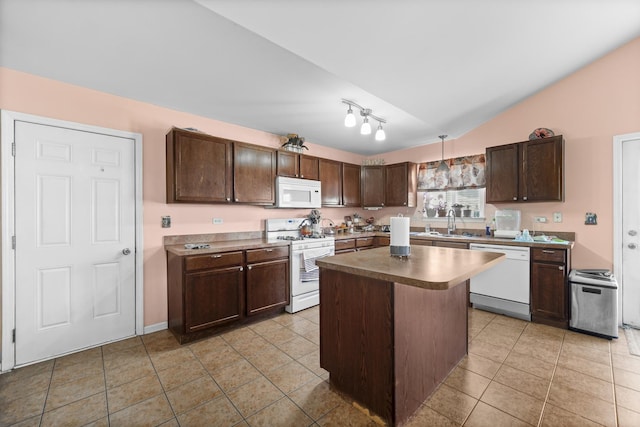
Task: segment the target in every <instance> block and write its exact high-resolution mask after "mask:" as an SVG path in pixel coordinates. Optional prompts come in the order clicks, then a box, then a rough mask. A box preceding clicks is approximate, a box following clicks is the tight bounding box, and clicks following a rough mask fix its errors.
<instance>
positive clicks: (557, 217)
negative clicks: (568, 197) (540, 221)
mask: <svg viewBox="0 0 640 427" xmlns="http://www.w3.org/2000/svg"><path fill="white" fill-rule="evenodd" d="M553 222H562V212H554V213H553Z"/></svg>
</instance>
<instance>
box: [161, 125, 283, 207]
mask: <svg viewBox="0 0 640 427" xmlns="http://www.w3.org/2000/svg"><path fill="white" fill-rule="evenodd" d="M166 142H167V158H166V161H167V171H166V172H167V203H232V202H239V203H251V204H256V205H272V204H274V202H275V174H276V151H275V150H274V149H272V148H268V147H263V146H259V145H253V144H246V143H242V142H237V141H230V140H226V139H222V138H218V137H215V136H211V135H207V134H204V133H200V132H193V131H188V130H184V129H178V128H173V129H171V131H169V133H168V134H167V138H166Z"/></svg>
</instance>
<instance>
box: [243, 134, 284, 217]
mask: <svg viewBox="0 0 640 427" xmlns="http://www.w3.org/2000/svg"><path fill="white" fill-rule="evenodd" d="M275 176H276V151H275V150H274V149H272V148H268V147H262V146H259V145H253V144H244V143H242V142H234V147H233V193H234V201H235V202H238V203H252V204H257V205H273V204H274V203H275V201H276V190H275Z"/></svg>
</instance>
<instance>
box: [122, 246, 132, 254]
mask: <svg viewBox="0 0 640 427" xmlns="http://www.w3.org/2000/svg"><path fill="white" fill-rule="evenodd" d="M130 253H131V249H129V248H124V249H123V250H122V254H123V255H129V254H130Z"/></svg>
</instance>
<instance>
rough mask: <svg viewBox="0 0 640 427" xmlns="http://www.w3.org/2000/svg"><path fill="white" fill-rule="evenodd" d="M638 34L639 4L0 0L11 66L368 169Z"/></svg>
mask: <svg viewBox="0 0 640 427" xmlns="http://www.w3.org/2000/svg"><path fill="white" fill-rule="evenodd" d="M638 36H640V1H638V0H607V1H602V0H562V1H561V0H535V1H534V0H526V1H525V0H486V1H477V0H457V1H453V0H428V1H427V0H397V1H393V2H391V1H380V0H370V1H367V2H365V1H362V0H352V1H348V2H347V1H338V0H324V1H320V0H317V1H299V0H298V1H294V0H270V1H264V0H235V1H231V0H195V1H193V0H83V1H78V0H0V65H2V66H5V67H8V68H12V69H16V70H20V71H25V72H27V73H32V74H36V75H40V76H44V77H48V78H52V79H56V80H60V81H64V82H68V83H72V84H76V85H79V86H84V87H88V88H92V89H96V90H99V91H103V92H107V93H112V94H115V95H119V96H123V97H127V98H132V99H136V100H140V101H144V102H149V103H152V104H156V105H160V106H163V107H167V108H171V109H176V110H180V111H186V112H189V113H193V114H197V115H200V116H205V117H210V118H213V119H217V120H222V121H225V122H229V123H236V124H239V125H242V126H246V127H250V128H254V129H259V130H263V131H267V132H272V133H275V134H281V135H283V134H287V133H298V134H300V135H301V136H304V137H305V138H306V139H307V141H309V142H312V143H315V144H320V145H325V146H330V147H335V148H339V149H343V150H346V151H350V152H354V153H360V154H363V155H375V154H379V153H383V152H389V151H394V150H397V149H402V148H409V147H413V146H417V145H422V144H427V143H433V142H438V141H439V139H438V135H440V134H443V133H444V134H448V135H449V139H452V138H457V137H460V136H461V135H463V134H465V133H466V132H468V131H469V130H471V129H473V128H475V127H476V126H478V125H480V124H482V123H484V122H486V121H487V120H490V119H491V118H492V117H494V116H496V115H497V114H499V113H500V112H502V111H504V110H506V109H508V108H509V107H511V106H512V105H514V104H516V103H518V102H519V101H521V100H523V99H524V98H526V97H528V96H530V95H532V94H534V93H536V92H538V91H540V90H541V89H544V88H545V87H546V86H548V85H550V84H552V83H554V82H556V81H558V80H559V79H562V78H563V77H565V76H567V75H569V74H571V73H573V72H574V71H576V70H578V69H579V68H581V67H583V66H585V65H587V64H589V63H590V62H592V61H594V60H596V59H598V58H599V57H601V56H602V55H604V54H606V53H607V52H610V51H611V50H613V49H615V48H617V47H619V46H621V45H622V44H624V43H626V42H628V41H630V40H632V39H634V38H636V37H638ZM341 98H347V99H350V100H353V101H355V102H357V103H358V104H360V105H362V106H364V107H367V108H371V109H372V110H373V113H374V114H375V115H377V116H380V117H382V118H384V119H386V120H387V122H388V123H387V125H386V126H385V130H386V133H387V140H386V141H385V142H382V143H379V142H375V141H374V138H373V135H370V136H361V135H359V133H358V129H357V128H351V129H348V128H345V127H344V126H343V120H344V115H345V113H346V106H345V105H343V104H341V102H340V100H341ZM358 121H359V120H358ZM375 125H376V123H375V122H373V126H374V129H375ZM537 126H539V124H538V123H531V129H533V128H535V127H537Z"/></svg>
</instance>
